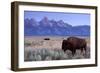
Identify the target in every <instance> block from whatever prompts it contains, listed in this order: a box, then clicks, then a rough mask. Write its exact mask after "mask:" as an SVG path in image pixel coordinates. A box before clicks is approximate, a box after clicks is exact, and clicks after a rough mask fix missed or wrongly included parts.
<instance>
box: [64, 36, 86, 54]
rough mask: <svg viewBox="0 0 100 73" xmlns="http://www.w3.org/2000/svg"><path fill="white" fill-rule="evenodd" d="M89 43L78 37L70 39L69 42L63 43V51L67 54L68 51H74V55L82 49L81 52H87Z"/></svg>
mask: <svg viewBox="0 0 100 73" xmlns="http://www.w3.org/2000/svg"><path fill="white" fill-rule="evenodd" d="M86 47H87V43H86V40H85V39H81V38H77V37H69V38H67V40H63V42H62V50H63V51H64V52H65V51H66V50H70V51H72V54H73V55H74V54H75V52H76V49H80V50H81V52H82V51H83V50H85V52H86Z"/></svg>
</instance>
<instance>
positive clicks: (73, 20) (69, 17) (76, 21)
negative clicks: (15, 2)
mask: <svg viewBox="0 0 100 73" xmlns="http://www.w3.org/2000/svg"><path fill="white" fill-rule="evenodd" d="M44 17H48V19H49V20H52V19H53V20H55V21H59V20H63V21H64V22H66V23H68V24H71V25H72V26H78V25H90V14H83V13H81V14H80V13H63V12H42V11H41V12H40V11H24V18H34V19H35V20H37V21H40V20H41V19H43V18H44Z"/></svg>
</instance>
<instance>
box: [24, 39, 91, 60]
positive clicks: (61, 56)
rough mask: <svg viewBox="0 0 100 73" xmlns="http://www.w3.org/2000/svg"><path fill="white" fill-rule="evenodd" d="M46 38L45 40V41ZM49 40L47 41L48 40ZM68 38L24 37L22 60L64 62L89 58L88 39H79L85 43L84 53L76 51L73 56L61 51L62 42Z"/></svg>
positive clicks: (68, 51) (70, 53)
mask: <svg viewBox="0 0 100 73" xmlns="http://www.w3.org/2000/svg"><path fill="white" fill-rule="evenodd" d="M45 38H46V40H45ZM48 38H49V39H48ZM67 38H68V37H25V40H24V42H25V43H24V46H25V50H24V52H25V53H24V60H25V61H43V60H65V59H85V58H90V38H89V37H81V38H84V39H86V41H87V50H86V53H85V52H83V53H81V51H80V50H76V54H75V55H74V56H73V55H72V52H71V51H70V50H67V51H66V52H63V50H62V49H61V46H62V41H63V40H64V39H67Z"/></svg>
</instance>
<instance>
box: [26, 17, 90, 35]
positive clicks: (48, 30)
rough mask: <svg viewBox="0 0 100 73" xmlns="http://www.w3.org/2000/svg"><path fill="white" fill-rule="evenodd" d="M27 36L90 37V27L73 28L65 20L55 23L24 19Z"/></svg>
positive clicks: (44, 20) (45, 19)
mask: <svg viewBox="0 0 100 73" xmlns="http://www.w3.org/2000/svg"><path fill="white" fill-rule="evenodd" d="M24 35H25V36H89V35H90V26H88V25H80V26H72V25H70V24H68V23H65V22H64V21H63V20H59V21H55V20H49V19H48V18H47V17H44V18H43V19H42V20H40V21H36V20H35V19H34V18H32V19H28V18H27V19H24Z"/></svg>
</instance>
